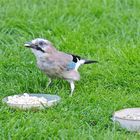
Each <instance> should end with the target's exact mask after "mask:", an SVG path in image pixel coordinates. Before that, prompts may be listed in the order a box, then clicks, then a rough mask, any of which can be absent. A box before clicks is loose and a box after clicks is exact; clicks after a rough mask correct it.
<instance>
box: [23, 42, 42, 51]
mask: <svg viewBox="0 0 140 140" xmlns="http://www.w3.org/2000/svg"><path fill="white" fill-rule="evenodd" d="M24 46H25V47H27V48H32V49H36V50H39V51H41V52H43V53H45V51H44V50H43V49H42V48H40V47H38V46H37V45H34V44H33V43H32V42H27V43H25V44H24Z"/></svg>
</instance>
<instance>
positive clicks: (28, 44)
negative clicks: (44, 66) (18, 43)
mask: <svg viewBox="0 0 140 140" xmlns="http://www.w3.org/2000/svg"><path fill="white" fill-rule="evenodd" d="M24 46H25V47H28V48H33V44H32V42H26V43H25V44H24Z"/></svg>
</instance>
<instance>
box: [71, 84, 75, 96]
mask: <svg viewBox="0 0 140 140" xmlns="http://www.w3.org/2000/svg"><path fill="white" fill-rule="evenodd" d="M70 88H71V93H70V96H72V95H73V91H74V88H75V85H74V81H70Z"/></svg>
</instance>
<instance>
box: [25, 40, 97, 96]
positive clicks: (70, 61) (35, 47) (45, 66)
mask: <svg viewBox="0 0 140 140" xmlns="http://www.w3.org/2000/svg"><path fill="white" fill-rule="evenodd" d="M25 46H26V47H29V48H31V49H32V52H33V53H34V55H35V56H36V59H37V65H38V67H39V68H40V69H41V70H42V71H43V72H44V73H46V74H47V75H48V77H49V84H50V82H51V79H52V78H62V79H64V80H66V81H68V82H69V83H70V86H71V95H72V93H73V91H74V87H75V86H74V81H77V80H80V74H79V72H78V68H79V66H81V65H82V64H89V63H96V62H97V61H92V60H85V59H81V58H80V57H79V56H75V55H71V54H66V53H64V52H60V51H58V50H56V48H54V47H53V45H52V44H51V42H49V41H48V40H45V39H41V38H37V39H35V40H33V41H31V42H28V43H26V44H25Z"/></svg>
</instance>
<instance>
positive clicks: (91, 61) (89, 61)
mask: <svg viewBox="0 0 140 140" xmlns="http://www.w3.org/2000/svg"><path fill="white" fill-rule="evenodd" d="M91 63H98V61H96V60H86V61H85V63H84V64H91Z"/></svg>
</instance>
